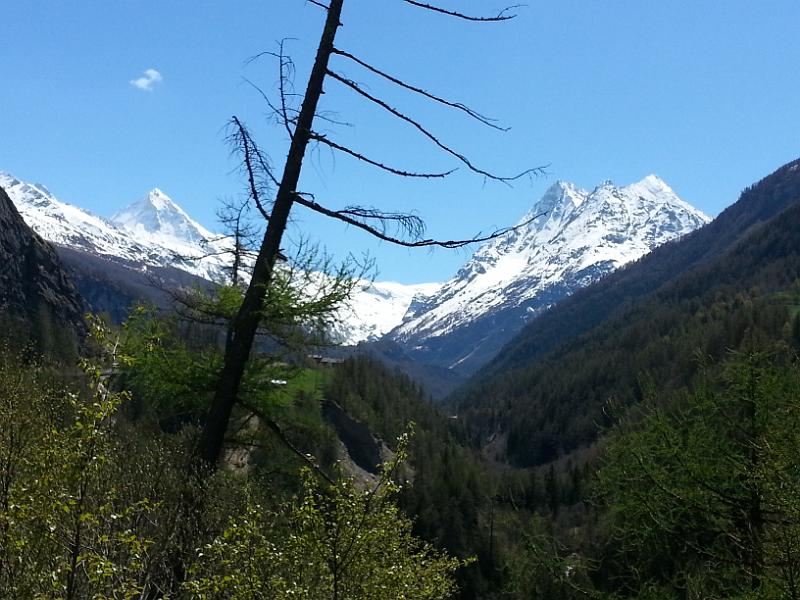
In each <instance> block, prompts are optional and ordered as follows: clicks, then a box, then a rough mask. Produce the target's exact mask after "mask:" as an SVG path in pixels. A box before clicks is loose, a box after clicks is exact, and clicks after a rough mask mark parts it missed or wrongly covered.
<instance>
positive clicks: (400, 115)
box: [328, 70, 545, 183]
mask: <svg viewBox="0 0 800 600" xmlns="http://www.w3.org/2000/svg"><path fill="white" fill-rule="evenodd" d="M328 75H329V76H330V77H332V78H333V79H335V80H337V81H339V82H341V83H342V84H344V85H346V86H347V87H349V88H350V89H352V90H353V91H354V92H356V93H357V94H359V95H361V96H363V97H364V98H366V99H367V100H369V101H371V102H373V103H375V104H377V105H378V106H380V107H381V108H383V109H384V110H386V111H388V112H390V113H391V114H393V115H394V116H395V117H397V118H398V119H400V120H402V121H405V122H406V123H408V124H410V125H412V126H413V127H415V128H416V129H417V130H418V131H419V132H420V133H422V135H424V136H425V137H427V138H428V139H429V140H431V141H432V142H433V143H434V144H436V146H438V147H439V148H441V149H442V150H443V151H445V152H447V153H448V154H450V155H451V156H454V157H455V158H456V159H458V160H459V161H460V162H461V163H463V164H464V165H466V167H467V168H468V169H469V170H470V171H472V172H473V173H477V174H478V175H483V176H484V177H486V178H487V179H492V180H494V181H500V182H502V183H510V182H512V181H515V180H517V179H520V178H522V177H525V176H526V175H531V176H533V175H541V174H542V173H543V172H544V169H545V167H533V168H531V169H525V170H524V171H522V172H521V173H517V174H516V175H513V176H510V177H502V176H500V175H495V174H494V173H490V172H489V171H486V170H484V169H481V168H479V167H477V166H476V165H474V164H473V163H472V162H471V161H470V160H469V159H468V158H467V157H466V156H465V155H463V154H461V153H460V152H457V151H456V150H454V149H453V148H451V147H450V146H447V145H446V144H444V143H443V142H442V141H441V140H439V138H438V137H436V136H435V135H433V134H432V133H431V132H430V131H428V130H427V129H426V128H425V127H424V126H423V125H422V124H420V123H419V122H418V121H416V120H414V119H412V118H411V117H409V116H408V115H406V114H404V113H402V112H400V111H399V110H397V109H396V108H394V107H392V106H390V105H389V104H387V103H386V102H384V101H383V100H381V99H380V98H377V97H376V96H373V95H372V94H370V93H369V92H367V91H365V90H364V89H363V88H361V86H359V85H358V84H357V83H356V82H355V81H352V80H351V79H348V78H347V77H344V76H342V75H339V74H338V73H336V72H334V71H331V70H328Z"/></svg>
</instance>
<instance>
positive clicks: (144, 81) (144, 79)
mask: <svg viewBox="0 0 800 600" xmlns="http://www.w3.org/2000/svg"><path fill="white" fill-rule="evenodd" d="M163 79H164V78H163V77H162V76H161V73H159V72H158V71H156V70H155V69H147V70H146V71H145V72H144V73H142V76H141V77H138V78H137V79H131V85H132V86H133V87H135V88H138V89H140V90H144V91H145V92H152V91H153V87H154V86H155V85H156V84H157V83H159V82H160V81H163Z"/></svg>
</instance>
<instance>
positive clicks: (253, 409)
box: [237, 399, 334, 485]
mask: <svg viewBox="0 0 800 600" xmlns="http://www.w3.org/2000/svg"><path fill="white" fill-rule="evenodd" d="M237 402H238V404H239V405H241V406H243V407H244V408H246V409H247V410H249V411H250V412H251V413H253V414H254V415H256V416H257V417H258V418H259V419H260V420H261V421H263V422H264V424H265V425H266V426H267V427H269V428H270V429H271V430H272V431H273V432H274V433H275V435H276V436H277V437H278V439H279V440H280V441H281V442H282V443H283V445H284V446H286V447H287V448H288V449H289V450H291V451H292V452H293V453H294V454H296V455H297V456H298V457H300V458H301V459H302V460H303V461H304V462H306V463H307V464H309V465H310V466H311V467H312V468H313V469H314V471H315V472H316V473H317V474H318V475H320V476H321V477H322V478H323V479H325V481H327V482H328V483H330V484H331V485H333V484H334V480H333V478H332V477H331V476H330V475H328V474H327V473H326V472H325V471H324V470H323V469H322V467H320V466H319V465H318V464H317V462H316V461H315V460H314V459H313V458H312V457H311V455H309V454H305V453H303V452H302V451H301V450H299V449H298V448H297V446H295V445H294V444H292V442H291V440H290V439H289V438H288V437H286V434H285V433H284V431H283V429H281V427H280V425H278V424H277V423H276V422H275V421H273V420H272V419H270V418H269V417H268V416H267V415H266V413H264V411H262V410H259V409H258V408H256V407H255V406H252V405H251V404H249V403H247V402H244V401H243V400H241V399H239V400H238V401H237Z"/></svg>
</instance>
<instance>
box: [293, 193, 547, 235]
mask: <svg viewBox="0 0 800 600" xmlns="http://www.w3.org/2000/svg"><path fill="white" fill-rule="evenodd" d="M293 199H294V201H295V202H297V203H298V204H300V205H302V206H305V207H306V208H310V209H311V210H313V211H315V212H318V213H320V214H321V215H325V216H326V217H331V218H333V219H337V220H339V221H342V222H343V223H347V224H348V225H352V226H353V227H357V228H358V229H361V230H363V231H366V232H367V233H369V234H370V235H373V236H375V237H376V238H378V239H380V240H383V241H385V242H389V243H391V244H395V245H397V246H405V247H406V248H424V247H429V246H432V247H437V246H438V247H440V248H462V247H464V246H468V245H469V244H476V243H481V242H487V241H489V240H493V239H496V238H499V237H502V236H504V235H506V234H508V233H511V232H512V231H516V230H517V229H520V228H522V227H525V226H526V225H528V224H529V223H530V222H531V221H533V220H534V219H536V218H538V217H540V216H542V215H544V214H545V213H540V214H538V215H534V216H533V217H531V218H530V219H528V220H526V221H523V222H522V223H519V224H518V225H514V226H513V227H503V228H502V229H497V230H495V231H493V232H492V233H490V234H489V235H484V236H481V235H478V236H476V237H473V238H469V239H466V240H434V239H425V240H414V241H409V240H403V239H400V238H398V237H394V236H391V235H388V234H386V233H385V232H384V231H383V230H381V229H378V228H377V227H374V226H372V225H369V224H368V223H364V222H363V221H359V220H358V219H357V218H354V217H353V216H351V215H352V210H350V211H348V210H341V211H336V210H330V209H329V208H325V207H324V206H322V205H321V204H318V203H317V202H315V201H313V200H309V199H307V198H304V197H303V196H301V195H300V194H298V193H295V194H294V196H293ZM375 218H380V217H375Z"/></svg>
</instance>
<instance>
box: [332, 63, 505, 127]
mask: <svg viewBox="0 0 800 600" xmlns="http://www.w3.org/2000/svg"><path fill="white" fill-rule="evenodd" d="M333 53H334V54H338V55H339V56H343V57H345V58H349V59H350V60H352V61H353V62H355V63H357V64H359V65H361V66H362V67H364V68H365V69H367V70H368V71H371V72H372V73H375V74H376V75H380V76H381V77H383V78H384V79H386V80H388V81H391V82H392V83H394V84H395V85H399V86H400V87H402V88H404V89H406V90H409V91H412V92H415V93H417V94H421V95H422V96H425V97H426V98H428V99H429V100H433V101H434V102H438V103H439V104H443V105H445V106H449V107H450V108H455V109H457V110H460V111H462V112H464V113H466V114H468V115H469V116H470V117H472V118H473V119H475V120H476V121H480V122H481V123H483V124H484V125H488V126H489V127H493V128H494V129H497V130H499V131H509V129H510V128H509V127H500V126H499V125H496V124H495V123H494V122H493V121H495V120H496V119H491V118H489V117H486V116H484V115H482V114H480V113H479V112H477V111H475V110H472V109H471V108H470V107H469V106H467V105H466V104H462V103H461V102H453V101H451V100H446V99H444V98H442V97H441V96H437V95H435V94H432V93H430V92H429V91H427V90H424V89H422V88H420V87H417V86H414V85H411V84H408V83H406V82H405V81H403V80H402V79H398V78H397V77H394V76H393V75H390V74H389V73H387V72H385V71H382V70H380V69H378V68H377V67H373V66H372V65H370V64H369V63H366V62H364V61H363V60H361V59H360V58H358V57H357V56H354V55H352V54H350V53H349V52H345V51H344V50H339V49H338V48H334V49H333Z"/></svg>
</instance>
